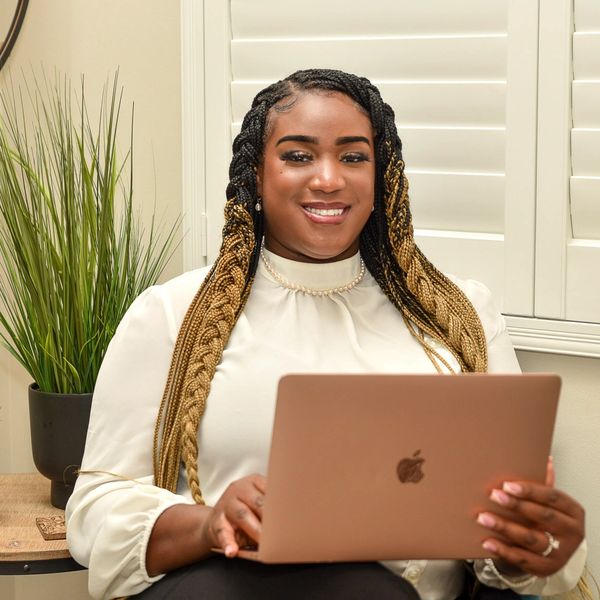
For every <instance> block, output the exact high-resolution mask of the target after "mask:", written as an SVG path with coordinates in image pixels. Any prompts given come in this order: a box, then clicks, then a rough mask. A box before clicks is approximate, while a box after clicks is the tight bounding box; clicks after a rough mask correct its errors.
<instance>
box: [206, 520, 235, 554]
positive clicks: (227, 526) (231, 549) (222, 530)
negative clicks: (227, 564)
mask: <svg viewBox="0 0 600 600" xmlns="http://www.w3.org/2000/svg"><path fill="white" fill-rule="evenodd" d="M211 530H212V532H213V534H214V536H215V538H216V541H217V543H216V545H217V547H218V548H221V550H223V552H224V553H225V556H227V557H228V558H233V557H234V556H235V555H236V554H237V553H238V550H239V545H238V543H237V541H236V538H235V530H234V528H233V527H232V526H231V523H230V522H229V521H228V520H227V518H226V517H225V515H223V514H221V515H220V516H218V517H217V518H216V519H215V521H214V523H213V524H212V525H211Z"/></svg>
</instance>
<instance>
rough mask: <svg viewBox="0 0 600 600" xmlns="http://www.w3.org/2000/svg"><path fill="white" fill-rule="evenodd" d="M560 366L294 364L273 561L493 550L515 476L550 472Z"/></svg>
mask: <svg viewBox="0 0 600 600" xmlns="http://www.w3.org/2000/svg"><path fill="white" fill-rule="evenodd" d="M559 390H560V378H559V377H558V376H557V375H550V374H525V375H492V374H485V375H479V374H478V375H475V374H467V375H306V374H305V375H287V376H285V377H283V378H282V379H281V381H280V383H279V391H278V399H277V409H276V415H275V424H274V430H273V441H272V446H271V454H270V460H269V468H268V476H267V486H268V490H267V495H266V498H265V506H264V513H263V525H262V534H261V541H260V547H259V548H258V550H257V551H242V552H241V554H240V556H242V557H244V558H250V559H255V560H260V561H262V562H267V563H283V562H320V561H363V560H385V559H408V558H412V559H436V558H438V559H449V558H478V557H484V556H488V555H489V554H488V553H486V551H484V550H483V549H482V547H481V543H482V541H483V540H484V539H485V538H486V537H488V535H489V533H488V532H487V530H485V529H484V528H483V527H481V526H480V525H478V524H477V523H476V522H475V516H476V515H477V514H478V513H479V512H481V511H483V510H495V511H496V512H498V506H497V505H495V504H493V503H492V502H491V501H490V500H489V499H488V496H489V494H490V491H491V490H492V488H494V487H499V486H500V485H501V483H502V482H503V481H505V480H511V479H523V480H532V481H539V482H543V481H544V479H545V473H546V461H547V457H548V454H549V452H550V445H551V441H552V431H553V427H554V420H555V415H556V409H557V404H558V395H559Z"/></svg>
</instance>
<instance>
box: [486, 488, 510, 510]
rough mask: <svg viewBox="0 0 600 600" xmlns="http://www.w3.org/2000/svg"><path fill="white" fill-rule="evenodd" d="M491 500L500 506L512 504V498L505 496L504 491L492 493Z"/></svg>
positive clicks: (493, 491)
mask: <svg viewBox="0 0 600 600" xmlns="http://www.w3.org/2000/svg"><path fill="white" fill-rule="evenodd" d="M490 498H491V499H492V500H493V501H494V502H497V503H498V504H501V505H502V506H507V505H508V504H510V498H509V496H508V495H507V494H505V493H504V492H503V491H502V490H495V489H494V490H492V493H491V494H490Z"/></svg>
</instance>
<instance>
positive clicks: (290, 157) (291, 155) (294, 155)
mask: <svg viewBox="0 0 600 600" xmlns="http://www.w3.org/2000/svg"><path fill="white" fill-rule="evenodd" d="M280 158H281V160H284V161H287V162H296V163H299V162H300V163H301V162H309V161H311V160H312V155H311V154H309V153H308V152H301V151H300V150H290V151H289V152H284V153H283V154H282V155H281V156H280Z"/></svg>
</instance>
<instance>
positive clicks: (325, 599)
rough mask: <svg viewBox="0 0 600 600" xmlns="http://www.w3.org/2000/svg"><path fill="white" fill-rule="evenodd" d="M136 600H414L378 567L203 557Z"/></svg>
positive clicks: (399, 580) (398, 579)
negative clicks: (278, 562) (289, 563)
mask: <svg viewBox="0 0 600 600" xmlns="http://www.w3.org/2000/svg"><path fill="white" fill-rule="evenodd" d="M135 598H136V599H139V600H246V599H248V600H253V599H254V598H257V599H261V600H263V599H264V600H280V599H282V600H338V599H339V600H371V599H373V600H388V599H389V600H419V596H418V594H417V592H416V591H415V589H414V588H413V587H412V586H411V585H410V583H408V582H407V581H405V580H404V579H402V578H401V577H398V576H396V575H394V574H393V573H391V572H390V571H388V570H387V569H386V568H385V567H382V566H381V565H380V564H379V563H375V562H369V563H334V564H308V565H263V564H261V563H254V562H252V561H248V560H243V559H238V558H234V559H226V558H223V557H220V556H217V557H214V558H209V559H207V560H204V561H201V562H199V563H197V564H194V565H190V566H188V567H184V568H181V569H178V570H176V571H172V572H171V573H168V574H167V575H166V576H165V577H164V578H163V579H161V580H160V581H157V582H156V583H155V584H153V585H152V586H151V587H150V588H148V589H147V590H145V591H143V592H142V593H141V594H138V595H137V596H135Z"/></svg>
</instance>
